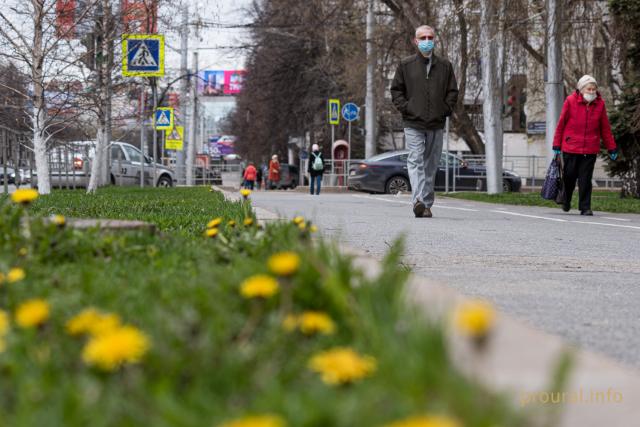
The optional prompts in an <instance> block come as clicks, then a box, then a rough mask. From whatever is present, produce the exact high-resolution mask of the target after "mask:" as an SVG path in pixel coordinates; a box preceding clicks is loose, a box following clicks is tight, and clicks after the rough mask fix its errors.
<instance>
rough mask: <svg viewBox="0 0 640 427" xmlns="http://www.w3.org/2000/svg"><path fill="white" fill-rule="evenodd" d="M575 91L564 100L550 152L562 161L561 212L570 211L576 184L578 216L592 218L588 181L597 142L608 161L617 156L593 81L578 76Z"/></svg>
mask: <svg viewBox="0 0 640 427" xmlns="http://www.w3.org/2000/svg"><path fill="white" fill-rule="evenodd" d="M577 89H578V90H576V91H575V92H574V93H572V94H571V95H569V96H568V97H567V99H566V100H565V101H564V106H563V107H562V113H561V114H560V119H559V120H558V127H557V128H556V133H555V135H554V138H553V151H554V152H555V153H556V154H560V153H561V152H562V160H563V162H564V168H563V172H564V174H563V175H564V191H565V200H564V203H563V205H562V210H564V211H565V212H569V209H571V196H572V195H573V190H574V189H575V188H576V181H578V187H579V197H580V203H579V208H580V215H593V212H592V211H591V189H592V185H591V178H592V177H593V167H594V166H595V163H596V157H597V155H598V153H599V152H600V140H602V141H603V142H604V145H605V147H606V148H607V150H608V152H609V156H610V157H611V160H615V159H616V158H617V157H618V148H617V147H616V143H615V141H614V140H613V134H612V133H611V125H610V124H609V119H608V117H607V109H606V107H605V105H604V100H603V99H602V97H601V96H600V93H599V92H598V85H597V83H596V79H594V78H593V77H591V76H589V75H585V76H582V78H581V79H580V80H579V81H578V85H577Z"/></svg>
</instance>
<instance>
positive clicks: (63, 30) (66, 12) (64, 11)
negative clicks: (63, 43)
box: [56, 0, 76, 40]
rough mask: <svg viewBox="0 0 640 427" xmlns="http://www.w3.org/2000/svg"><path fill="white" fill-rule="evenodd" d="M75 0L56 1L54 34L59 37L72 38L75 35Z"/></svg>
mask: <svg viewBox="0 0 640 427" xmlns="http://www.w3.org/2000/svg"><path fill="white" fill-rule="evenodd" d="M75 14H76V0H57V1H56V36H57V37H58V38H60V39H67V40H69V39H73V38H74V37H75V36H76V29H75V21H76V16H75Z"/></svg>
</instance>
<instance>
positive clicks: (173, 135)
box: [167, 128, 182, 141]
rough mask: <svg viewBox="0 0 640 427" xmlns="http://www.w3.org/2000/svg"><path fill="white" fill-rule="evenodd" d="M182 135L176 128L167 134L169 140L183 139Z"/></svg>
mask: <svg viewBox="0 0 640 427" xmlns="http://www.w3.org/2000/svg"><path fill="white" fill-rule="evenodd" d="M181 140H182V135H180V134H179V133H178V130H177V129H176V128H173V130H172V131H171V133H170V134H168V135H167V141H181Z"/></svg>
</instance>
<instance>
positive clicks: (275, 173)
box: [269, 154, 280, 189]
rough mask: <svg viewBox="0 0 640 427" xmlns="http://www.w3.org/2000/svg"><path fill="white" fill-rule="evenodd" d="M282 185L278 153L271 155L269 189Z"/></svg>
mask: <svg viewBox="0 0 640 427" xmlns="http://www.w3.org/2000/svg"><path fill="white" fill-rule="evenodd" d="M279 185H280V162H278V155H277V154H274V155H273V156H271V161H270V162H269V189H271V188H274V187H279Z"/></svg>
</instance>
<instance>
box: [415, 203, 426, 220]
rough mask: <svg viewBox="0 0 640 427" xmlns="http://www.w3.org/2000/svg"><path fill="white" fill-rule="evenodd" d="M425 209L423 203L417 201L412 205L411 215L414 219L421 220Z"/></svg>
mask: <svg viewBox="0 0 640 427" xmlns="http://www.w3.org/2000/svg"><path fill="white" fill-rule="evenodd" d="M425 209H426V206H425V205H424V203H422V202H419V201H418V202H416V203H415V204H414V205H413V214H414V215H415V216H416V218H422V215H423V214H424V210H425Z"/></svg>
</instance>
